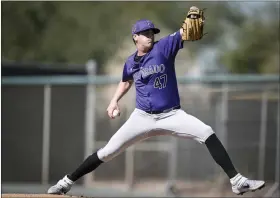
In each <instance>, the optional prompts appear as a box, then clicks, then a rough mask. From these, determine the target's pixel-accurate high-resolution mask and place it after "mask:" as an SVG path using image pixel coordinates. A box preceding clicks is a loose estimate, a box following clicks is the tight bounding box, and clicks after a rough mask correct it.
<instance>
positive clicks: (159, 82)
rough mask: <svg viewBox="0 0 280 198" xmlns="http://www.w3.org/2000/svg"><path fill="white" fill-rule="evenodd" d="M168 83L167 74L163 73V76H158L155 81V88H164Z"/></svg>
mask: <svg viewBox="0 0 280 198" xmlns="http://www.w3.org/2000/svg"><path fill="white" fill-rule="evenodd" d="M166 83H167V75H166V74H162V75H161V76H159V77H156V79H155V81H154V88H157V89H163V88H165V87H166Z"/></svg>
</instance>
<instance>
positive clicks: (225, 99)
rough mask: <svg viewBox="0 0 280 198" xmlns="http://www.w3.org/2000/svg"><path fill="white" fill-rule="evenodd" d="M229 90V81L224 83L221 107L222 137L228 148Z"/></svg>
mask: <svg viewBox="0 0 280 198" xmlns="http://www.w3.org/2000/svg"><path fill="white" fill-rule="evenodd" d="M228 91H229V87H228V84H227V83H223V84H222V108H221V121H222V125H221V137H222V138H221V139H222V142H223V145H224V147H225V148H226V149H227V148H228V145H227V138H228V134H227V133H228V130H227V124H228V123H227V122H228Z"/></svg>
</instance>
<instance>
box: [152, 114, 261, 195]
mask: <svg viewBox="0 0 280 198" xmlns="http://www.w3.org/2000/svg"><path fill="white" fill-rule="evenodd" d="M169 114H170V116H168V114H166V115H167V116H166V117H163V118H162V119H160V120H159V121H158V122H157V128H161V129H164V130H169V131H171V132H172V135H173V136H176V137H181V138H190V139H194V140H196V141H198V142H200V143H202V144H205V145H206V146H207V148H208V150H209V152H210V154H211V156H212V157H213V159H214V160H215V162H216V163H217V164H218V165H220V166H221V168H222V169H223V170H224V172H225V173H226V174H227V175H228V177H229V179H230V183H231V184H232V191H233V192H234V193H236V194H243V193H244V192H247V191H255V190H257V189H260V188H262V187H263V186H264V184H265V182H264V181H259V180H249V179H248V178H246V177H244V176H242V175H241V174H240V173H238V172H237V171H236V169H235V168H234V166H233V164H232V161H231V159H230V157H229V155H228V153H227V151H226V150H225V148H224V146H223V145H222V143H221V142H220V140H219V139H218V137H217V136H216V134H215V133H214V131H213V130H212V128H211V127H210V126H208V125H206V124H205V123H203V122H202V121H201V120H199V119H198V118H196V117H194V116H192V115H190V114H187V113H186V112H185V111H183V110H181V109H180V110H174V111H172V112H170V113H169Z"/></svg>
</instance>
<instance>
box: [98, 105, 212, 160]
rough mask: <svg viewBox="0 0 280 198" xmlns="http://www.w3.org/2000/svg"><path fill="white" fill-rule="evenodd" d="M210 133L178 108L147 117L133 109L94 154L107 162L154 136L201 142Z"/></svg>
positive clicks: (209, 128) (208, 129)
mask: <svg viewBox="0 0 280 198" xmlns="http://www.w3.org/2000/svg"><path fill="white" fill-rule="evenodd" d="M213 133H214V131H213V130H212V128H211V127H210V126H208V125H206V124H205V123H203V122H202V121H201V120H199V119H197V118H196V117H194V116H192V115H189V114H187V113H186V112H185V111H183V110H181V109H175V110H172V111H170V112H167V113H161V114H148V113H146V112H145V111H142V110H140V109H135V110H134V111H133V112H132V114H131V115H130V117H129V119H128V120H127V121H126V122H125V123H124V124H123V126H122V127H121V128H120V129H119V130H118V131H117V132H116V133H115V134H114V135H113V136H112V137H111V139H110V140H109V142H108V143H107V144H106V146H105V147H103V148H101V149H99V150H98V151H97V155H98V158H99V159H100V160H102V161H103V162H107V161H109V160H111V159H113V158H114V157H116V156H117V155H119V154H120V153H122V152H123V151H124V150H125V149H126V148H128V147H129V146H131V145H133V144H135V143H136V142H140V141H143V140H145V139H147V138H150V137H153V136H160V135H169V136H174V137H179V138H190V139H194V140H196V141H198V142H199V143H204V142H205V141H206V139H207V138H208V137H209V136H210V135H212V134H213Z"/></svg>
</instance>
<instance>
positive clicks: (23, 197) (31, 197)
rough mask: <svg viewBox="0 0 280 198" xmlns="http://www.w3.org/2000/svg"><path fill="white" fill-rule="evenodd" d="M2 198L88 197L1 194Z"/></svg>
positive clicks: (76, 197) (74, 197) (82, 197)
mask: <svg viewBox="0 0 280 198" xmlns="http://www.w3.org/2000/svg"><path fill="white" fill-rule="evenodd" d="M1 197H3V198H90V197H84V196H71V195H49V194H2V196H1Z"/></svg>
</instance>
